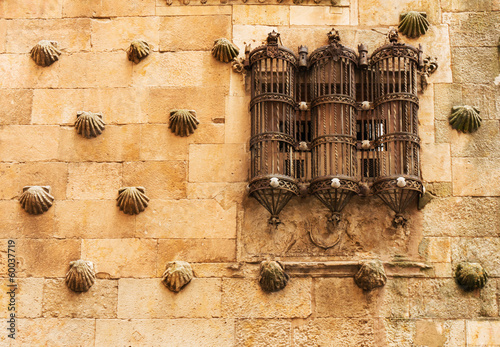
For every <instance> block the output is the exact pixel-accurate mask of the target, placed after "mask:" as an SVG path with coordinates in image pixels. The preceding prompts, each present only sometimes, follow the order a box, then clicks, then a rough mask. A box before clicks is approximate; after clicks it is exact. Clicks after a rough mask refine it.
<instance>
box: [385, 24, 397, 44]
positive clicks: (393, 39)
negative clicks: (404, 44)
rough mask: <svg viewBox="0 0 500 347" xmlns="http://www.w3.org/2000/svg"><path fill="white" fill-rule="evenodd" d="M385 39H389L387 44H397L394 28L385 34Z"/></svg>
mask: <svg viewBox="0 0 500 347" xmlns="http://www.w3.org/2000/svg"><path fill="white" fill-rule="evenodd" d="M387 38H388V39H389V42H391V43H396V42H398V40H399V34H398V30H397V29H396V28H390V29H389V32H388V33H387Z"/></svg>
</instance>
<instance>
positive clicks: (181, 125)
mask: <svg viewBox="0 0 500 347" xmlns="http://www.w3.org/2000/svg"><path fill="white" fill-rule="evenodd" d="M198 124H200V122H198V119H196V111H194V110H171V111H170V123H169V125H168V127H169V129H170V130H171V131H172V132H173V133H174V134H175V135H177V136H189V135H191V134H192V133H194V131H195V130H196V129H197V128H198Z"/></svg>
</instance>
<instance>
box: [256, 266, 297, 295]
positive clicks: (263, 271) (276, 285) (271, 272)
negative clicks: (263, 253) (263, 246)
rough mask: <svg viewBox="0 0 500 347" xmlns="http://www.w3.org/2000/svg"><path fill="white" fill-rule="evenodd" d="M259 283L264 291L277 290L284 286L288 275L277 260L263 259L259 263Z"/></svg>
mask: <svg viewBox="0 0 500 347" xmlns="http://www.w3.org/2000/svg"><path fill="white" fill-rule="evenodd" d="M260 266H261V267H260V276H259V284H260V287H261V288H262V290H264V291H266V292H277V291H279V290H282V289H283V288H285V287H286V284H287V283H288V279H289V278H290V276H288V274H287V273H286V272H285V269H284V267H283V266H282V265H281V264H280V263H279V262H277V261H263V262H262V263H261V265H260Z"/></svg>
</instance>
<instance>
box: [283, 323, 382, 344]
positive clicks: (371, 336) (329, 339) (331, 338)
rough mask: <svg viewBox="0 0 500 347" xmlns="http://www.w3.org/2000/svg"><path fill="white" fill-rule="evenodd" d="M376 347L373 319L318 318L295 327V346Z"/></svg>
mask: <svg viewBox="0 0 500 347" xmlns="http://www.w3.org/2000/svg"><path fill="white" fill-rule="evenodd" d="M376 345H377V343H376V337H375V327H374V324H373V320H372V319H346V318H341V319H338V318H316V319H312V320H308V321H304V322H297V324H294V327H293V346H307V347H312V346H367V347H368V346H376Z"/></svg>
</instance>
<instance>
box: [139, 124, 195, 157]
mask: <svg viewBox="0 0 500 347" xmlns="http://www.w3.org/2000/svg"><path fill="white" fill-rule="evenodd" d="M141 136H142V138H143V139H147V141H146V140H145V141H141V143H140V148H141V149H140V159H141V160H187V159H188V144H189V140H188V138H186V137H179V136H175V135H174V134H173V133H172V132H171V131H170V129H169V128H168V125H166V124H144V125H142V126H141Z"/></svg>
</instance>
